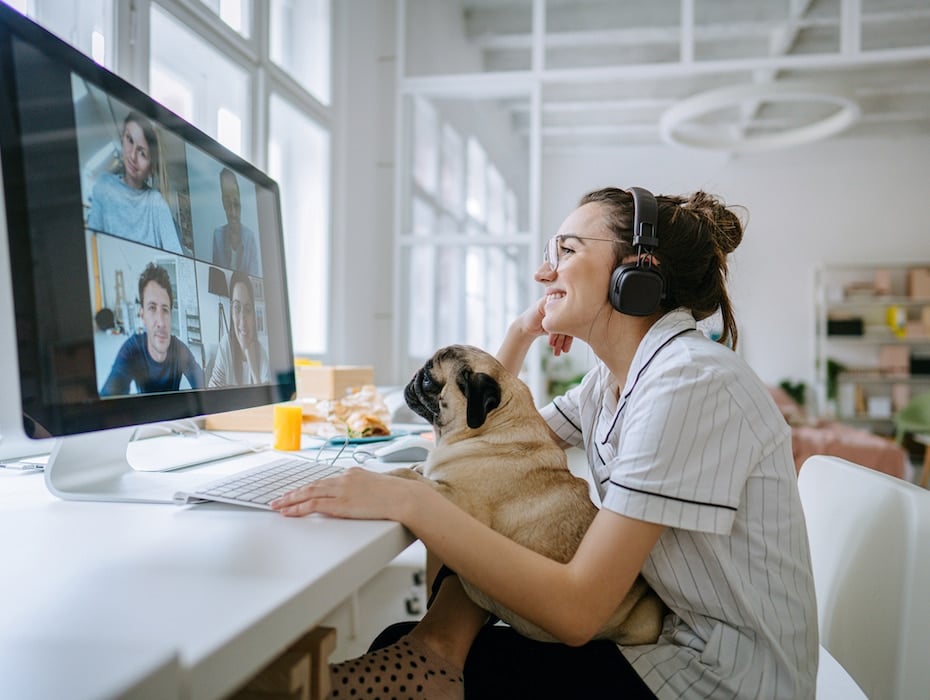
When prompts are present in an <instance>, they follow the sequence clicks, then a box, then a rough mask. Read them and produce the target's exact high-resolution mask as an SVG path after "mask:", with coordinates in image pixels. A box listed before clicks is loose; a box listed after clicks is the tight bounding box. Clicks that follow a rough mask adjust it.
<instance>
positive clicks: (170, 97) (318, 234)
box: [8, 0, 332, 356]
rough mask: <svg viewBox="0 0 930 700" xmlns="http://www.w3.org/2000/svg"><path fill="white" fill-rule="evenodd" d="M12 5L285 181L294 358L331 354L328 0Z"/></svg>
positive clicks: (86, 0)
mask: <svg viewBox="0 0 930 700" xmlns="http://www.w3.org/2000/svg"><path fill="white" fill-rule="evenodd" d="M8 4H10V5H12V6H13V7H14V8H16V9H18V10H19V11H20V12H23V13H24V14H27V15H28V16H30V17H32V18H33V19H34V20H36V21H37V22H39V23H40V24H42V25H43V26H45V27H46V28H48V29H49V30H50V31H52V32H55V33H56V34H58V35H59V36H61V37H62V38H63V39H65V40H66V41H68V42H69V43H71V44H72V45H74V46H76V47H77V48H78V49H80V50H81V51H83V52H84V53H86V54H88V55H89V56H91V57H93V58H94V59H95V60H96V61H97V62H98V63H101V64H102V65H104V66H106V67H107V68H109V69H111V70H114V71H115V72H117V73H119V74H121V75H122V76H123V77H124V78H126V79H127V80H129V81H130V82H133V83H135V84H137V85H139V86H140V87H142V88H143V89H145V90H146V91H147V92H149V93H150V94H152V95H153V96H154V97H155V98H156V99H157V100H159V101H160V102H162V103H163V104H164V105H165V106H167V107H168V108H169V109H171V110H172V111H174V112H176V113H177V114H179V115H180V116H182V117H184V118H185V119H187V120H188V121H190V122H191V123H193V124H194V125H195V126H197V127H198V128H200V129H201V130H203V131H204V132H205V133H207V134H209V135H210V136H212V137H213V138H215V139H217V140H218V141H219V142H220V143H222V144H224V145H225V146H226V147H227V148H229V149H230V150H231V151H233V152H234V153H237V154H239V155H241V156H242V157H243V158H245V159H246V160H248V161H250V162H252V163H254V164H255V165H256V166H257V167H259V168H260V169H262V170H264V171H266V172H268V173H269V174H270V175H271V176H272V177H273V178H275V179H276V180H278V183H279V185H280V187H281V200H282V209H283V211H282V218H283V221H284V227H285V236H286V239H285V247H286V252H287V263H288V278H289V284H290V292H291V299H292V302H291V307H292V317H293V319H294V351H295V353H296V354H297V355H303V356H324V355H326V354H327V353H328V352H329V319H328V313H327V309H328V308H329V285H328V275H327V271H328V270H329V267H330V264H329V256H330V220H331V216H330V207H331V204H330V202H331V197H330V188H329V182H330V180H331V172H332V166H331V154H330V151H331V149H330V143H331V134H330V127H329V125H330V124H331V123H332V117H331V114H330V112H331V107H330V103H331V101H332V100H331V85H330V76H331V75H332V65H331V64H332V59H331V46H332V41H331V36H332V28H331V0H270V1H265V0H259V1H258V2H256V1H255V0H152V1H151V2H150V3H129V2H122V1H121V0H80V1H79V2H71V3H67V2H62V0H8ZM116 27H125V28H126V29H127V31H126V33H125V34H124V35H119V34H118V33H117V30H116ZM263 28H267V29H266V30H265V29H263ZM260 31H267V36H264V37H262V36H258V33H259V32H260ZM298 270H299V271H300V274H298ZM298 302H299V303H298ZM295 310H296V311H297V313H295Z"/></svg>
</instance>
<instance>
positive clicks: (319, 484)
mask: <svg viewBox="0 0 930 700" xmlns="http://www.w3.org/2000/svg"><path fill="white" fill-rule="evenodd" d="M420 489H425V490H427V491H432V489H430V488H429V487H427V486H424V485H423V484H420V483H418V482H417V481H413V480H410V479H400V478H398V477H396V476H392V475H389V474H379V473H377V472H373V471H370V470H367V469H361V468H358V467H351V468H349V469H346V470H345V471H344V472H343V473H342V474H339V475H338V476H331V477H327V478H326V479H320V480H319V481H316V482H314V483H312V484H308V485H307V486H302V487H300V488H299V489H295V490H294V491H291V492H290V493H286V494H284V495H283V496H281V498H278V499H276V500H274V501H272V502H271V503H270V504H269V505H270V506H271V508H272V509H273V510H277V511H280V512H281V513H282V514H283V515H287V516H301V515H309V514H311V513H321V514H323V515H331V516H334V517H337V518H352V519H355V520H397V521H400V522H403V515H404V512H405V509H406V507H407V504H408V503H411V502H415V499H416V493H418V492H419V490H420Z"/></svg>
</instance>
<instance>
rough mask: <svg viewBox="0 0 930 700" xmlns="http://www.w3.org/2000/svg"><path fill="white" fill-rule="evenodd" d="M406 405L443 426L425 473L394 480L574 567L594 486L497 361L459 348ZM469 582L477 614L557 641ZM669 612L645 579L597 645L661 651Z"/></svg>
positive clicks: (442, 355)
mask: <svg viewBox="0 0 930 700" xmlns="http://www.w3.org/2000/svg"><path fill="white" fill-rule="evenodd" d="M404 399H405V400H406V402H407V405H408V406H409V407H410V409H411V410H412V411H414V412H415V413H416V414H417V415H419V416H421V417H423V418H424V419H426V420H427V421H429V423H430V424H431V425H432V426H433V433H434V436H435V447H434V448H433V450H432V451H431V452H430V455H429V457H428V458H427V459H426V461H425V462H423V463H422V464H419V465H415V466H414V467H413V468H403V469H397V470H394V471H392V472H391V473H392V474H395V475H396V476H401V477H406V478H413V479H421V480H425V481H426V482H428V483H429V484H431V485H432V486H433V487H434V488H436V489H437V490H438V491H439V492H440V493H442V494H443V495H444V496H445V497H446V498H448V499H450V500H451V501H452V502H453V503H455V504H456V505H457V506H458V507H459V508H462V509H463V510H465V511H466V512H468V513H470V514H471V515H472V516H474V517H475V518H477V519H478V520H480V521H481V522H482V523H484V524H485V525H487V526H488V527H491V528H493V529H494V530H496V531H497V532H500V533H501V534H503V535H505V536H506V537H509V538H511V539H513V540H515V541H516V542H518V543H520V544H522V545H523V546H525V547H529V548H530V549H532V550H534V551H536V552H539V553H540V554H543V555H545V556H547V557H549V558H551V559H554V560H556V561H559V562H563V563H564V562H567V561H569V560H570V559H571V558H572V555H573V554H574V553H575V550H576V549H577V547H578V545H579V543H580V542H581V539H582V537H584V534H585V532H586V531H587V529H588V527H589V525H590V524H591V521H592V520H593V519H594V516H595V514H596V513H597V508H596V506H595V505H594V504H593V503H592V502H591V499H590V497H589V495H588V484H587V482H586V481H585V480H584V479H581V478H579V477H576V476H575V475H573V474H572V473H571V472H570V471H569V469H568V460H567V458H566V455H565V451H564V450H563V449H562V448H560V447H559V446H558V445H557V444H556V443H555V442H554V441H553V440H552V437H551V435H550V432H549V427H548V425H547V424H546V422H545V421H544V420H543V418H542V416H541V415H540V414H539V412H538V410H537V409H536V405H535V404H534V402H533V397H532V395H531V394H530V391H529V388H528V387H527V386H526V384H524V383H523V382H522V381H521V380H520V379H519V378H518V377H515V376H514V375H513V374H512V373H510V372H509V371H508V370H506V369H505V368H504V366H503V365H502V364H501V363H500V362H498V360H497V359H496V358H494V357H493V356H492V355H490V354H488V353H487V352H484V351H483V350H480V349H478V348H475V347H471V346H466V345H450V346H448V347H445V348H442V349H440V350H438V351H437V352H436V353H435V354H434V355H433V357H432V358H431V359H430V360H429V361H428V362H427V363H426V364H425V365H424V366H423V367H422V368H421V369H420V370H418V371H417V373H416V374H415V375H414V377H413V379H412V380H411V381H410V383H409V384H407V386H406V387H405V389H404ZM460 578H461V577H460ZM461 580H462V585H463V587H464V589H465V591H466V593H467V594H468V596H469V597H470V598H471V599H472V600H473V601H474V602H475V603H476V604H477V605H479V606H480V607H482V608H484V609H485V610H487V611H488V612H490V613H492V614H493V615H496V616H498V617H499V618H500V619H501V620H503V621H505V622H507V623H508V624H510V625H511V626H512V627H513V628H514V629H515V630H516V631H518V632H520V633H521V634H523V635H524V636H526V637H530V638H532V639H537V640H540V641H556V639H555V638H554V637H553V636H552V635H550V634H549V633H548V632H546V631H545V630H543V629H542V628H540V627H538V626H537V625H534V624H533V623H531V622H529V621H527V620H525V619H523V618H520V617H519V616H517V615H516V614H514V613H513V612H511V611H510V610H508V609H507V608H505V607H503V606H502V605H500V604H499V603H497V601H495V600H493V599H492V598H489V597H488V596H486V595H485V594H484V593H482V592H481V591H480V590H478V589H477V588H475V586H474V585H472V584H471V583H469V582H468V581H466V580H464V579H461ZM665 612H666V611H665V606H664V604H663V603H662V601H661V600H660V599H659V597H658V596H657V595H656V594H655V593H654V592H653V591H652V589H651V588H649V586H648V584H647V583H646V582H645V581H644V580H643V578H642V577H641V576H640V577H637V579H636V581H635V582H634V584H633V587H632V589H631V590H630V592H629V594H628V595H627V596H626V598H625V599H624V600H623V601H622V602H621V604H620V606H619V607H618V608H617V610H616V611H614V613H613V615H612V616H611V618H610V619H609V620H608V621H607V623H606V624H605V625H604V627H603V628H602V629H601V630H600V631H599V632H598V634H597V635H595V638H597V639H611V640H613V641H615V642H618V643H621V644H646V643H651V642H655V641H656V639H657V638H658V636H659V632H660V629H661V625H662V617H663V616H664V614H665Z"/></svg>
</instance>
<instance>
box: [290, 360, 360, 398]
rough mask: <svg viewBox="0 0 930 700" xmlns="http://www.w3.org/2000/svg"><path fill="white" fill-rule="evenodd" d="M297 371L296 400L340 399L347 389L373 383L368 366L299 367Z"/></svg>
mask: <svg viewBox="0 0 930 700" xmlns="http://www.w3.org/2000/svg"><path fill="white" fill-rule="evenodd" d="M296 370H297V398H298V399H341V398H342V397H344V396H345V395H346V393H348V391H349V389H355V388H358V387H361V386H365V385H367V384H374V383H375V368H374V367H370V366H349V365H320V366H309V367H307V366H300V365H298V366H297V367H296Z"/></svg>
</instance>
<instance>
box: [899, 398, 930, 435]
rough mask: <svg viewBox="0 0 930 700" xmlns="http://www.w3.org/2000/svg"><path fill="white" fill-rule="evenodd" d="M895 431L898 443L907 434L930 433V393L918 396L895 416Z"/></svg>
mask: <svg viewBox="0 0 930 700" xmlns="http://www.w3.org/2000/svg"><path fill="white" fill-rule="evenodd" d="M894 429H895V439H896V440H897V441H898V443H900V442H901V441H902V439H903V438H904V434H905V433H930V391H926V392H924V393H922V394H917V395H916V396H914V397H913V398H912V399H911V400H910V401H909V402H908V403H907V404H906V405H905V406H904V407H903V408H901V410H899V411H898V412H897V413H895V414H894Z"/></svg>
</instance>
